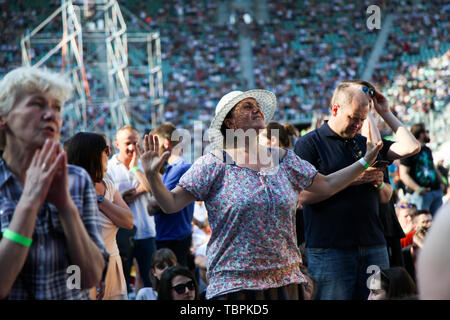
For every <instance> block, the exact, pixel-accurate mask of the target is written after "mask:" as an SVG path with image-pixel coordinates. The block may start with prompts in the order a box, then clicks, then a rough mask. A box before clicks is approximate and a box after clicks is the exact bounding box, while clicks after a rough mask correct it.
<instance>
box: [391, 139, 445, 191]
mask: <svg viewBox="0 0 450 320" xmlns="http://www.w3.org/2000/svg"><path fill="white" fill-rule="evenodd" d="M400 163H401V164H403V165H405V166H407V167H409V175H410V177H411V178H412V179H413V180H414V182H415V183H417V184H418V185H419V186H421V187H424V188H431V190H437V189H440V182H439V179H438V176H437V173H436V169H435V168H434V163H433V155H432V154H431V150H430V148H428V147H427V146H422V148H421V149H420V152H419V153H417V154H415V155H413V156H411V157H408V158H405V159H402V160H400Z"/></svg>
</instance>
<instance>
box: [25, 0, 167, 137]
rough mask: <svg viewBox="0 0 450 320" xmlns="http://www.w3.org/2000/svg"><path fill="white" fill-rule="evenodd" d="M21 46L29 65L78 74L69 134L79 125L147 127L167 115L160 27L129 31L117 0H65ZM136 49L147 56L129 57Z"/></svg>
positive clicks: (110, 129)
mask: <svg viewBox="0 0 450 320" xmlns="http://www.w3.org/2000/svg"><path fill="white" fill-rule="evenodd" d="M21 48H22V62H23V64H24V65H29V66H36V67H47V68H49V69H54V70H60V71H61V72H63V73H66V74H68V75H70V77H71V79H72V82H73V85H74V89H75V90H74V96H73V98H72V99H71V100H70V101H68V103H67V104H66V107H65V110H64V115H63V117H64V127H63V132H62V135H63V137H68V136H71V135H73V134H74V133H76V132H78V131H102V132H105V133H106V134H107V135H108V136H109V137H112V136H113V135H114V132H115V131H116V130H117V129H118V128H119V127H121V126H123V125H127V124H131V125H134V126H136V127H137V128H138V130H144V129H146V128H149V127H150V126H155V125H157V124H159V123H161V122H162V121H163V118H162V115H163V113H164V112H163V111H164V100H163V83H162V68H161V45H160V39H159V33H158V32H146V33H144V32H142V33H130V32H127V26H126V23H125V20H124V17H123V15H122V12H121V10H120V6H119V4H118V2H117V1H116V0H89V1H88V0H84V1H80V0H78V1H77V0H62V3H61V6H60V7H59V8H58V9H57V10H56V11H55V12H53V13H52V14H51V15H50V16H49V17H48V18H47V19H45V20H44V21H43V22H42V23H41V24H40V25H39V26H37V27H36V28H35V29H34V30H33V31H31V32H30V33H28V34H26V35H24V36H23V38H22V40H21ZM130 51H131V54H132V56H133V57H134V56H143V57H145V59H129V54H130ZM130 77H131V78H132V79H133V81H131V82H130ZM136 79H138V81H135V80H136ZM139 79H141V80H143V81H141V83H139ZM142 83H144V84H145V89H142V88H144V86H143V84H142ZM133 86H139V88H140V89H141V90H134V87H133ZM142 133H143V132H142Z"/></svg>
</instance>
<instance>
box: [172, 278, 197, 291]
mask: <svg viewBox="0 0 450 320" xmlns="http://www.w3.org/2000/svg"><path fill="white" fill-rule="evenodd" d="M186 288H188V289H189V290H190V291H192V290H194V289H195V283H194V281H192V280H191V281H188V282H186V283H180V284H177V285H176V286H174V287H172V289H174V290H175V291H176V292H177V293H178V294H183V293H185V292H186Z"/></svg>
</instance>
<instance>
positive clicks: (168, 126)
mask: <svg viewBox="0 0 450 320" xmlns="http://www.w3.org/2000/svg"><path fill="white" fill-rule="evenodd" d="M176 130H177V127H175V125H174V124H173V123H171V122H166V123H163V124H162V125H160V126H158V127H156V128H155V129H153V130H152V131H151V132H150V134H152V135H158V136H161V137H163V138H164V139H167V140H169V141H170V145H171V146H172V147H175V146H176V145H177V144H178V143H180V141H176V140H171V139H172V134H173V133H174V131H176ZM161 143H162V142H161V141H160V144H161Z"/></svg>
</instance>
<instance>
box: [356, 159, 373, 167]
mask: <svg viewBox="0 0 450 320" xmlns="http://www.w3.org/2000/svg"><path fill="white" fill-rule="evenodd" d="M358 162H359V163H360V164H362V166H363V167H364V168H365V169H367V168H368V167H370V165H369V164H368V163H367V161H366V159H364V157H362V158H361V159H359V160H358Z"/></svg>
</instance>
